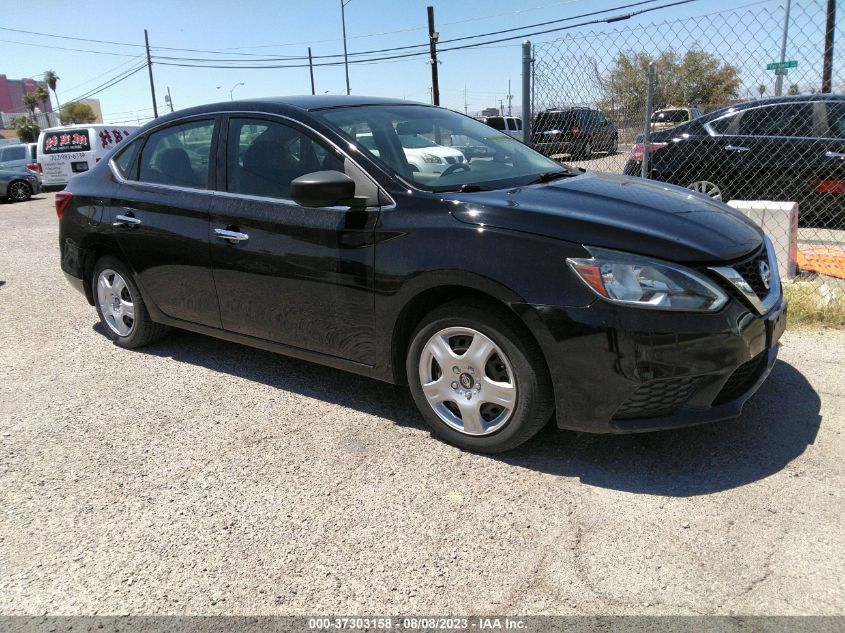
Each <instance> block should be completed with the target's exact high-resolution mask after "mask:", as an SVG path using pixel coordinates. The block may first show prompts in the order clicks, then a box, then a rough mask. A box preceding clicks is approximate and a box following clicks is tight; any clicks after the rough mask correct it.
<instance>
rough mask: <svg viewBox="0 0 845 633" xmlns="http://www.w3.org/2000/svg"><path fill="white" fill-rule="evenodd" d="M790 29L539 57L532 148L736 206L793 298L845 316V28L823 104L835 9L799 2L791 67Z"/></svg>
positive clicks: (662, 30)
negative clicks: (769, 249) (757, 228)
mask: <svg viewBox="0 0 845 633" xmlns="http://www.w3.org/2000/svg"><path fill="white" fill-rule="evenodd" d="M761 5H762V6H761ZM840 12H841V7H840ZM839 17H841V16H839ZM785 18H786V7H785V6H782V5H778V4H776V3H774V2H770V3H765V2H764V3H754V4H753V5H750V6H748V7H746V8H740V9H733V10H726V11H721V12H718V13H711V14H707V15H701V16H698V17H689V18H684V19H678V20H672V21H665V22H654V23H651V24H640V25H631V26H628V27H625V28H613V27H614V26H617V25H616V24H609V25H607V26H606V27H605V28H601V29H599V30H591V31H578V32H575V31H573V32H572V34H570V35H567V36H565V37H563V38H561V39H558V40H554V41H550V42H544V43H542V44H537V45H535V46H534V49H533V54H532V56H533V64H532V72H531V79H532V81H531V110H532V113H531V114H532V116H531V135H530V138H531V142H532V144H533V145H534V146H535V148H537V149H539V150H540V151H542V152H543V153H545V154H547V155H549V156H552V157H554V158H556V159H559V160H561V161H563V162H566V163H568V164H571V165H575V166H578V167H584V168H587V169H591V170H596V171H606V172H611V173H617V174H622V173H625V174H628V175H636V176H639V175H641V174H645V175H646V176H647V177H649V178H652V179H655V180H660V181H665V182H668V183H672V184H675V185H681V186H683V187H689V188H691V189H695V190H697V191H699V192H701V193H704V194H706V195H709V196H711V197H713V198H716V199H719V200H722V201H724V202H727V201H731V204H732V205H734V206H736V207H738V208H740V209H741V210H743V211H744V212H746V213H747V214H748V215H750V216H751V217H753V218H754V219H755V220H756V221H758V223H761V224H762V225H763V228H764V229H765V230H766V232H767V233H768V234H769V235H770V237H771V239H772V241H773V243H774V246H775V250H776V251H777V254H778V261H779V268H780V273H781V276H782V277H784V278H785V279H786V280H787V285H786V287H787V288H788V289H790V291H791V292H792V293H796V292H800V293H808V294H810V295H812V297H811V298H812V299H813V300H814V301H818V302H820V303H821V304H828V305H829V304H836V305H840V306H841V305H845V96H843V94H842V93H845V54H843V50H845V29H843V28H842V26H841V20H840V24H839V25H836V26H835V28H834V29H833V35H834V38H833V41H834V42H835V43H836V44H837V48H835V49H834V53H833V56H832V58H830V61H832V64H831V65H830V68H831V69H832V72H831V73H830V75H829V76H831V77H832V82H831V83H832V86H831V88H832V92H833V95H830V94H821V93H822V90H823V74H824V73H823V68H824V57H825V40H826V35H828V33H827V31H828V29H827V2H826V1H822V0H793V1H792V2H791V7H790V11H789V19H788V31H787V33H788V34H787V36H786V46H785V56H784V57H782V46H783V37H784V26H785V24H786V23H787V20H786V19H785ZM781 62H783V63H781ZM652 64H653V69H654V81H653V82H652V92H653V99H652V102H651V104H649V102H648V94H649V80H648V76H649V66H650V65H652ZM774 66H777V67H782V69H781V68H775V67H774ZM778 81H780V82H781V83H782V86H781V87H780V89H779V88H778V86H777V83H778ZM778 93H780V94H782V95H783V96H782V97H780V98H775V97H774V95H776V94H778ZM837 94H838V96H837ZM649 105H651V107H650V108H649ZM647 112H649V113H651V114H650V116H649V114H647ZM647 118H649V119H650V121H651V124H650V126H646V119H647ZM647 128H648V129H647ZM646 135H647V136H648V138H647V142H644V141H645V140H646V139H645V138H644V136H646ZM644 154H645V156H644ZM644 159H645V163H646V168H645V169H643V162H644ZM743 201H745V202H743ZM750 201H754V202H753V203H752V202H750ZM787 203H797V209H796V208H795V207H794V205H791V204H787ZM790 214H792V215H790ZM791 222H792V223H797V228H796V226H795V225H794V224H791ZM738 264H741V262H740V263H738ZM754 281H757V282H759V280H754ZM749 282H750V283H751V285H752V287H754V286H755V283H754V282H753V281H752V280H749ZM758 290H760V293H762V292H763V290H762V289H758ZM793 296H795V295H794V294H793Z"/></svg>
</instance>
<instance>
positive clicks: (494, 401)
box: [405, 302, 554, 453]
mask: <svg viewBox="0 0 845 633" xmlns="http://www.w3.org/2000/svg"><path fill="white" fill-rule="evenodd" d="M405 367H406V370H407V375H408V383H409V385H410V388H411V394H412V395H413V397H414V402H415V403H416V405H417V407H418V408H419V410H420V412H421V413H422V415H423V417H424V418H425V421H426V423H427V424H428V426H429V428H430V430H431V432H432V434H434V435H436V436H437V437H439V438H441V439H443V440H445V441H447V442H449V443H451V444H454V445H456V446H459V447H461V448H465V449H468V450H471V451H477V452H481V453H499V452H502V451H507V450H510V449H513V448H515V447H517V446H519V445H520V444H522V443H524V442H526V441H527V440H529V439H530V438H531V437H533V436H534V435H535V434H536V433H537V432H538V431H539V430H540V429H541V428H542V427H543V426H544V425H545V424H546V423H547V422H548V421H549V418H550V417H551V414H552V411H553V409H554V394H553V390H552V385H551V379H550V378H549V374H548V370H547V369H546V364H545V361H544V359H543V355H542V352H541V351H540V349H539V348H538V346H537V344H536V342H535V341H534V340H533V338H531V336H530V335H529V334H527V333H526V332H524V331H523V330H522V329H521V328H520V326H519V323H518V322H515V318H514V317H512V316H511V315H510V314H508V313H507V312H506V311H505V310H504V309H502V308H499V307H498V306H488V305H481V306H480V305H478V304H469V303H467V302H452V303H449V304H446V305H444V306H441V307H440V308H437V309H435V310H434V311H433V312H431V313H430V314H429V315H428V316H426V317H425V318H424V319H423V321H422V323H420V325H419V327H418V328H417V330H416V331H415V333H414V335H413V337H412V341H411V345H410V347H409V350H408V356H407V359H406V365H405Z"/></svg>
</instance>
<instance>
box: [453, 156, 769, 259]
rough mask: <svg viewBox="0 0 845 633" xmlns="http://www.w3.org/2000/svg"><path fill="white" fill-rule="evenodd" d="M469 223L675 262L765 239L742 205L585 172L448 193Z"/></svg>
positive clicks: (737, 252)
mask: <svg viewBox="0 0 845 633" xmlns="http://www.w3.org/2000/svg"><path fill="white" fill-rule="evenodd" d="M443 199H444V200H445V201H446V202H447V203H448V207H449V210H450V211H451V213H452V215H453V216H454V217H455V218H457V219H458V220H460V221H461V222H466V223H469V224H476V225H479V226H480V225H483V226H489V227H498V228H504V229H511V230H516V231H523V232H526V233H535V234H537V235H545V236H549V237H554V238H558V239H562V240H566V241H569V242H577V243H580V244H584V245H586V246H599V247H603V248H611V249H615V250H620V251H628V252H632V253H639V254H642V255H648V256H651V257H657V258H660V259H665V260H670V261H677V262H696V263H712V262H723V261H728V260H732V259H738V258H740V257H742V256H743V255H746V254H748V253H749V252H751V251H753V250H755V249H757V248H759V247H760V245H761V244H762V243H763V233H762V231H761V230H760V229H759V227H758V226H757V225H756V224H754V223H753V222H752V221H751V220H749V219H748V218H746V217H745V216H744V215H742V214H741V213H740V212H738V211H736V210H734V209H732V208H730V207H728V206H726V205H724V204H722V203H720V202H715V201H713V200H710V199H709V198H707V197H705V196H703V195H701V194H697V193H694V192H692V191H689V190H687V189H682V188H680V187H675V186H673V185H667V184H665V183H661V182H656V181H652V180H642V179H640V178H630V177H627V176H616V175H611V174H598V173H595V172H587V173H584V174H582V175H580V176H576V177H572V178H562V179H560V180H555V181H552V182H550V183H547V184H541V185H530V186H525V187H517V188H515V189H509V190H498V191H485V192H478V193H446V194H443Z"/></svg>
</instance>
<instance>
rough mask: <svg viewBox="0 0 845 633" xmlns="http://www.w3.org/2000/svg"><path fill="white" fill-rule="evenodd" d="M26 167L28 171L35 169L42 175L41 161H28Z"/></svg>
mask: <svg viewBox="0 0 845 633" xmlns="http://www.w3.org/2000/svg"><path fill="white" fill-rule="evenodd" d="M26 168H27V169H29V170H30V171H37V172H38V173H39V174H41V175H42V176H43V175H44V168H43V167H42V166H41V163H29V164H28V165H27V166H26Z"/></svg>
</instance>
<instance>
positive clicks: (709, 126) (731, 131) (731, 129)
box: [704, 101, 822, 140]
mask: <svg viewBox="0 0 845 633" xmlns="http://www.w3.org/2000/svg"><path fill="white" fill-rule="evenodd" d="M814 104H815V102H814V101H789V102H784V103H777V104H771V103H768V104H766V105H760V106H754V107H751V108H743V109H742V110H738V111H736V112H731V113H729V114H725V115H723V116H720V117H718V118H716V119H712V120H710V121H708V122H707V123H705V124H704V128H705V129H706V130H707V133H708V134H709V135H710V136H714V137H719V136H751V137H752V138H777V139H792V140H796V139H804V140H822V138H821V137H818V136H786V135H780V134H772V135H767V136H759V135H753V136H752V135H750V134H740V133H739V130H738V129H737V127H738V125H739V119H740V118H741V117H742V116H743V115H744V114H745V113H746V112H751V111H752V110H760V109H761V108H768V107H772V106H773V105H775V106H779V107H780V106H789V105H797V106H804V105H809V106H811V107H812V106H814ZM728 117H736V121H733V122H732V123H731V124H730V125H729V126H728V129H727V130H726V131H725V132H721V133H720V132H717V131H716V130H715V129H714V128H713V123H715V122H716V121H721V120H723V119H727V118H728ZM815 118H816V117H815V113H814V115H813V120H812V121H811V128H812V129H813V131H814V132H817V130H816V124H815Z"/></svg>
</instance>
